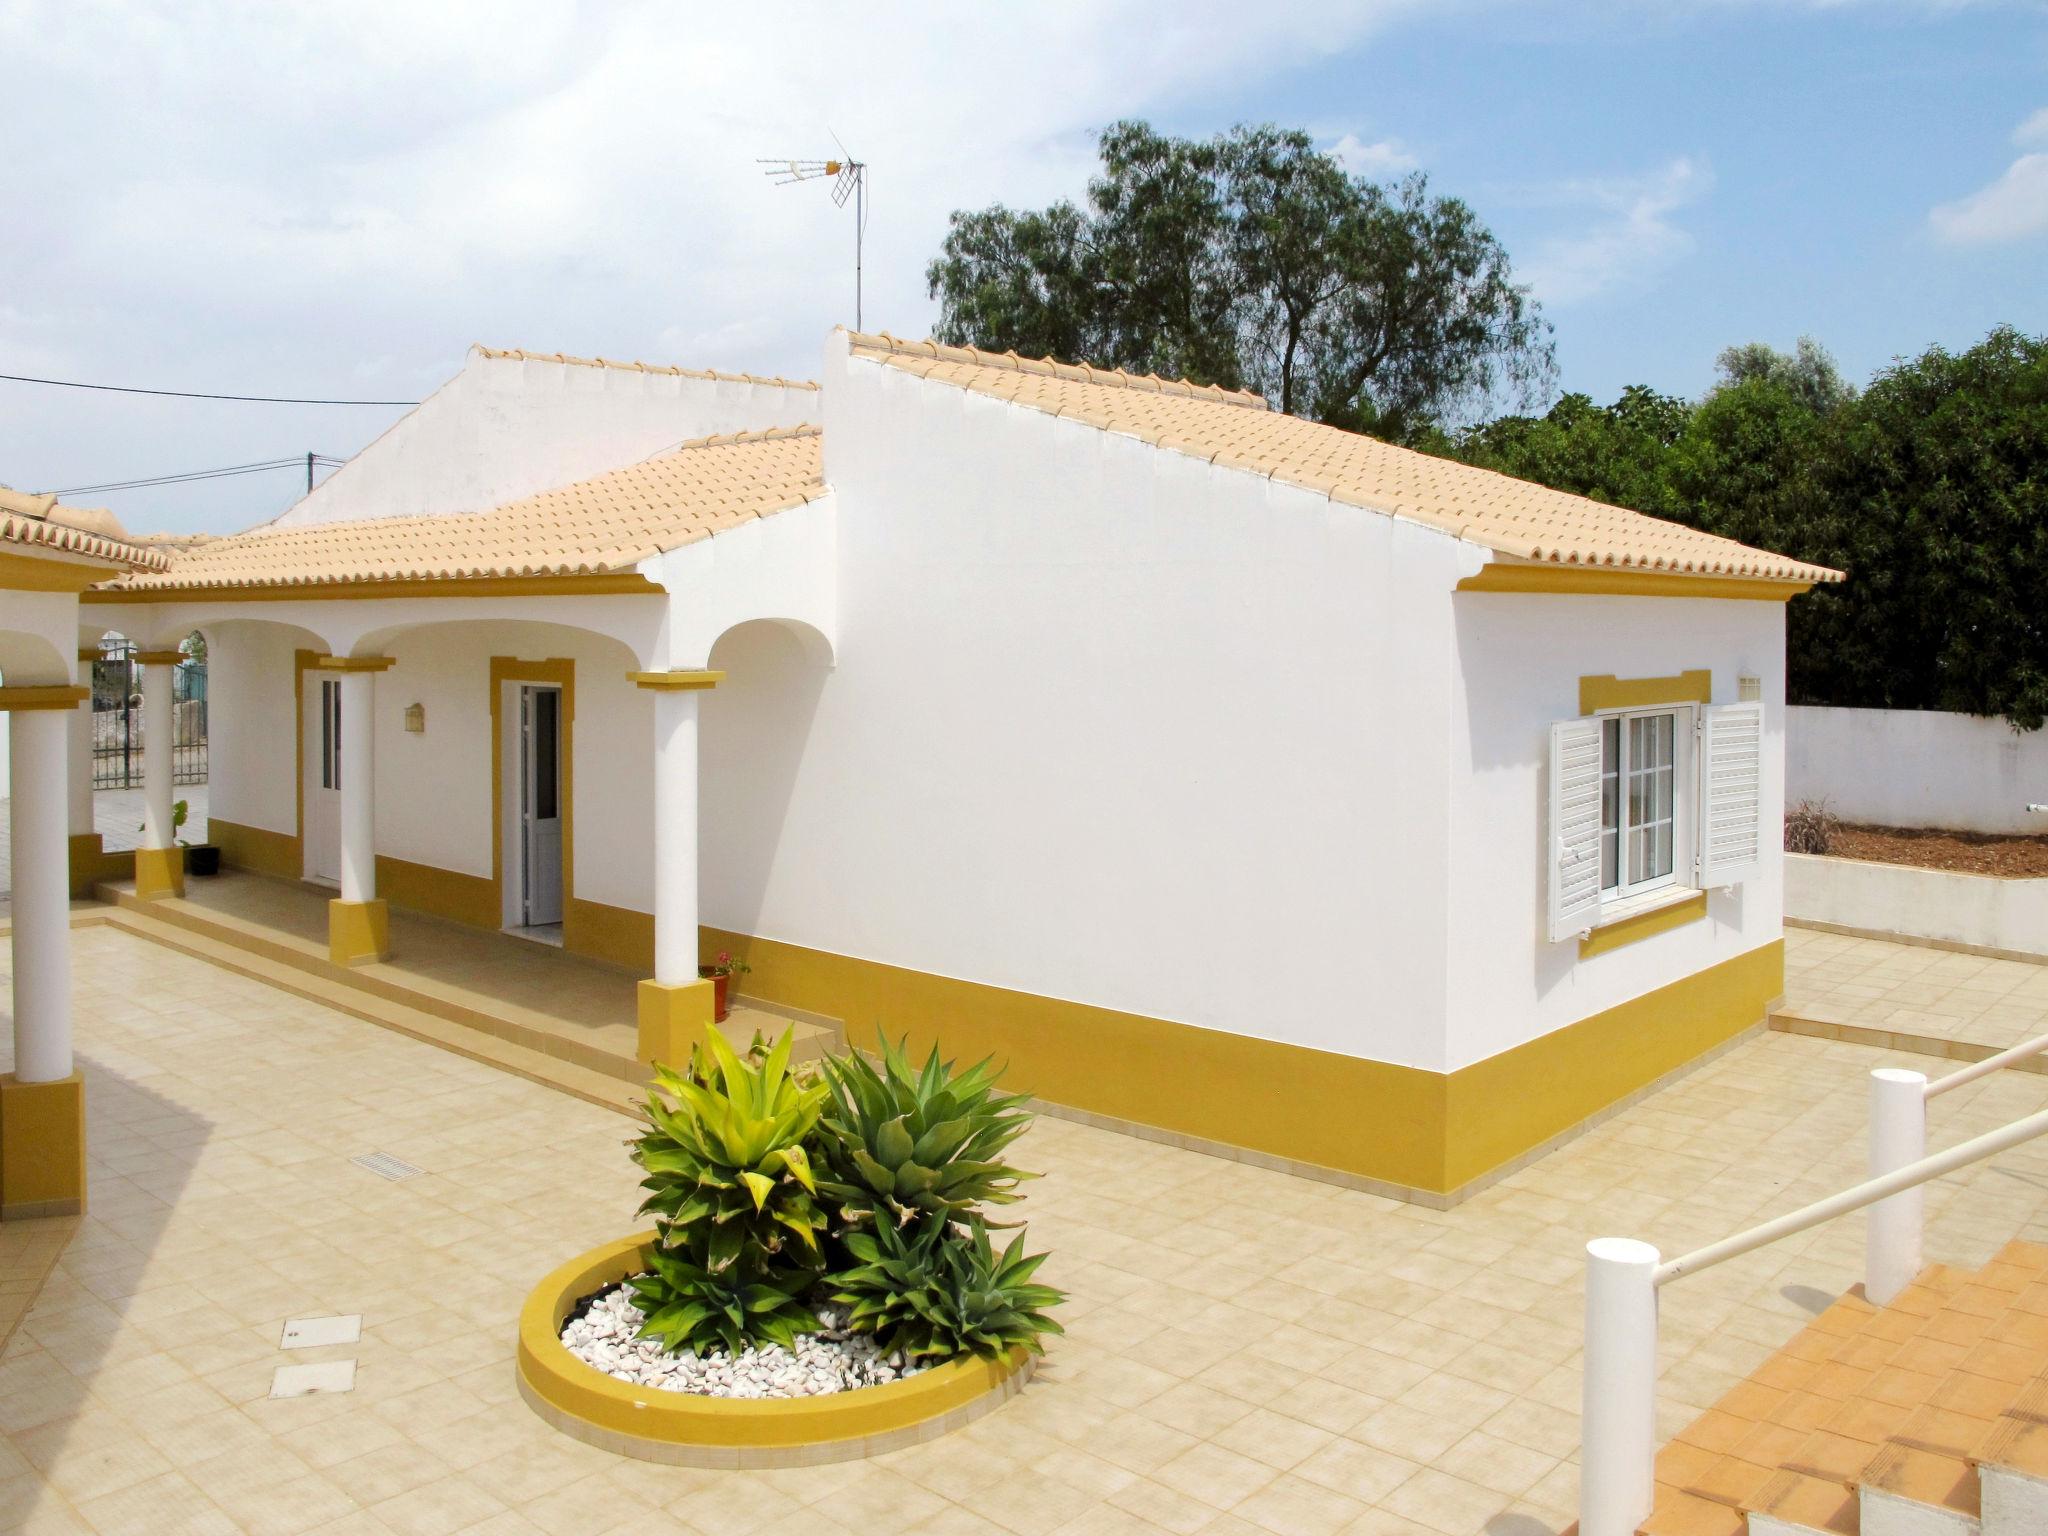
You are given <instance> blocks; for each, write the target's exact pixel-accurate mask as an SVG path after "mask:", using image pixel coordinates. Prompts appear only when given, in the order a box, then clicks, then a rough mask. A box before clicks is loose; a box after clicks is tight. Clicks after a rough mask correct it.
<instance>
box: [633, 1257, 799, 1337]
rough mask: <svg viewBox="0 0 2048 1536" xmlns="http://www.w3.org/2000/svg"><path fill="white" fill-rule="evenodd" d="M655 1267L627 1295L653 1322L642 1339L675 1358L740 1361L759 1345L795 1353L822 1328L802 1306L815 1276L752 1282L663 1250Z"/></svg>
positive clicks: (786, 1273)
mask: <svg viewBox="0 0 2048 1536" xmlns="http://www.w3.org/2000/svg"><path fill="white" fill-rule="evenodd" d="M648 1263H649V1264H650V1266H651V1268H650V1270H649V1272H648V1273H647V1274H644V1275H640V1276H636V1277H635V1278H634V1279H632V1280H630V1281H628V1282H627V1288H628V1289H629V1290H630V1291H631V1292H632V1293H633V1304H634V1305H635V1306H637V1307H638V1308H639V1309H640V1310H641V1311H642V1312H644V1313H645V1314H646V1320H645V1321H644V1322H642V1323H641V1325H640V1337H642V1338H643V1339H654V1340H656V1341H657V1342H658V1343H660V1345H661V1347H662V1348H663V1349H666V1350H669V1351H671V1352H673V1351H675V1350H678V1349H689V1350H692V1351H694V1352H695V1353H697V1354H699V1355H704V1354H709V1353H710V1352H711V1351H712V1350H714V1349H723V1350H725V1351H726V1353H727V1354H731V1355H737V1354H739V1353H740V1351H742V1350H743V1349H746V1348H747V1347H748V1346H750V1345H757V1344H780V1345H781V1346H782V1347H783V1348H784V1349H794V1348H795V1347H796V1336H797V1335H798V1334H800V1333H810V1332H813V1331H814V1330H815V1329H816V1328H817V1326H818V1318H817V1314H816V1313H814V1312H813V1311H812V1310H811V1309H810V1308H809V1307H808V1306H806V1305H805V1304H804V1302H803V1301H802V1300H801V1297H802V1294H803V1292H804V1291H806V1290H808V1289H809V1288H810V1286H811V1285H812V1284H814V1283H815V1281H816V1279H817V1277H816V1275H814V1274H813V1273H811V1272H810V1271H808V1270H793V1271H792V1270H783V1271H780V1272H773V1271H771V1272H767V1273H764V1274H761V1275H758V1276H749V1275H748V1274H746V1273H745V1272H744V1270H743V1269H741V1268H729V1269H727V1270H725V1271H724V1272H723V1273H720V1274H713V1273H712V1272H711V1271H710V1270H709V1269H706V1268H705V1267H704V1266H703V1265H701V1264H697V1263H693V1262H692V1261H690V1260H689V1259H687V1258H684V1257H682V1256H681V1255H679V1254H677V1253H674V1252H671V1251H669V1250H666V1249H662V1248H657V1249H655V1250H654V1251H653V1252H652V1253H651V1254H649V1255H648Z"/></svg>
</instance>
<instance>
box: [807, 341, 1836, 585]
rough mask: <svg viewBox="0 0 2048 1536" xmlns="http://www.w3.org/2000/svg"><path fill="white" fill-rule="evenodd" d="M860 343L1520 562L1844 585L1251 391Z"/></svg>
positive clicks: (877, 354) (926, 371)
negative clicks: (1290, 411)
mask: <svg viewBox="0 0 2048 1536" xmlns="http://www.w3.org/2000/svg"><path fill="white" fill-rule="evenodd" d="M848 341H849V344H850V345H851V347H852V350H853V353H854V355H855V356H857V357H863V358H867V359H869V360H871V361H873V362H877V363H882V364H885V365H886V366H889V367H892V368H900V369H903V370H905V371H907V372H910V373H914V374H917V375H918V376H920V377H921V378H925V379H928V380H931V381H933V382H935V383H942V384H951V385H954V386H956V387H958V388H960V389H966V390H971V391H973V392H974V393H976V394H981V395H991V396H994V397H995V398H997V399H999V400H1008V401H1011V402H1012V403H1014V404H1017V405H1022V406H1029V407H1030V408H1031V409H1033V410H1039V411H1044V412H1046V413H1047V414H1049V415H1053V416H1060V417H1065V418H1068V419H1071V420H1077V421H1083V422H1087V423H1088V424H1090V425H1092V426H1097V427H1100V428H1102V429H1103V430H1105V431H1110V432H1118V433H1123V434H1126V435H1129V436H1133V437H1138V438H1142V439H1144V440H1145V441H1146V442H1150V443H1156V444H1157V445H1158V446H1160V447H1161V448H1166V449H1171V450H1172V451H1174V452H1176V453H1184V454H1190V455H1192V456H1194V457H1197V458H1201V459H1206V460H1208V461H1210V462H1212V463H1215V464H1217V465H1220V466H1223V467H1225V468H1229V469H1233V470H1239V471H1244V472H1249V473H1252V474H1261V475H1266V476H1268V477H1270V478H1272V479H1274V480H1278V481H1281V482H1283V483H1285V484H1288V485H1294V486H1299V487H1302V488H1303V489H1306V490H1311V491H1315V492H1317V493H1319V494H1322V495H1327V496H1329V497H1330V498H1331V499H1332V500H1334V501H1339V502H1342V503H1344V504H1346V505H1350V506H1357V507H1363V508H1367V509H1369V510H1372V511H1377V512H1383V513H1387V514H1390V515H1393V516H1398V517H1405V518H1408V519H1410V520H1412V521H1415V522H1419V523H1424V524H1427V525H1428V526H1430V527H1433V528H1437V529H1441V530H1442V531H1444V532H1446V533H1450V534H1453V535H1455V536H1457V537H1459V538H1463V539H1467V540H1469V541H1471V542H1473V543H1476V544H1481V545H1484V546H1486V547H1487V548H1489V549H1492V550H1494V551H1496V552H1497V553H1499V554H1502V555H1507V556H1511V557H1513V558H1515V559H1518V560H1534V561H1542V562H1544V563H1546V564H1560V565H1591V566H1602V567H1607V568H1611V569H1633V570H1647V571H1660V572H1670V573H1682V574H1693V575H1709V576H1732V577H1748V578H1753V579H1763V580H1768V581H1786V582H1823V581H1839V580H1841V573H1840V572H1839V571H1833V570H1830V569H1828V568H1827V567H1825V566H1819V565H1809V564H1806V563H1804V562H1802V561H1798V560H1793V559H1790V558H1789V557H1787V556H1784V555H1776V554H1772V553H1770V552H1769V551H1767V550H1760V549H1751V548H1750V547H1749V546H1747V545H1745V544H1738V543H1736V542H1735V541H1734V540H1732V539H1722V538H1716V537H1714V536H1713V535H1712V534H1707V533H1701V532H1699V531H1698V530H1696V529H1692V528H1686V527H1683V526H1681V525H1680V524H1677V523H1669V522H1665V521H1663V520H1662V519H1660V518H1654V517H1649V516H1647V515H1645V514H1644V513H1641V512H1632V511H1630V510H1628V509H1627V508H1625V507H1615V506H1609V505H1608V504H1606V503H1605V502H1598V501H1592V500H1589V499H1588V498H1586V497H1583V496H1573V495H1571V494H1569V493H1567V492H1564V491H1554V490H1551V489H1549V488H1548V487H1546V486H1540V485H1532V484H1530V483H1529V482H1527V481H1524V480H1517V479H1514V478H1513V477H1512V476H1508V475H1502V474H1497V473H1495V472H1494V471H1492V470H1486V469H1478V468H1474V467H1473V466H1471V465H1469V464H1459V463H1456V462H1454V461H1452V460H1449V459H1440V458H1437V457H1435V456H1433V455H1430V454H1425V453H1417V452H1415V451H1414V450H1412V449H1407V448H1397V447H1395V446H1394V445H1393V444H1391V443H1383V442H1380V441H1379V440H1377V439H1375V438H1370V437H1364V436H1361V435H1359V434H1358V433H1355V432H1346V431H1343V430H1341V429H1340V428H1337V427H1329V426H1323V425H1321V424H1320V423H1317V422H1312V421H1304V420H1302V419H1301V418H1300V417H1298V416H1287V415H1283V414H1282V413H1280V412H1278V411H1273V410H1269V409H1267V406H1266V402H1265V401H1264V400H1263V399H1261V398H1260V397H1259V396H1258V395H1255V394H1252V393H1250V392H1249V391H1244V390H1224V389H1217V388H1214V387H1213V386H1202V385H1196V384H1189V383H1187V382H1185V381H1182V380H1168V379H1158V378H1149V377H1148V378H1140V377H1137V376H1136V375H1132V374H1127V373H1120V372H1112V371H1108V370H1104V369H1099V368H1088V367H1085V366H1080V365H1076V364H1070V363H1059V362H1053V361H1051V360H1040V359H1030V358H1020V357H1018V356H1016V355H1015V354H1014V353H994V352H983V351H979V350H977V349H976V348H973V347H952V346H945V345H942V344H940V343H938V342H933V341H916V342H912V341H903V340H900V339H899V338H897V337H894V336H890V335H887V334H886V333H884V334H881V335H866V334H863V333H860V332H853V333H850V334H849V336H848Z"/></svg>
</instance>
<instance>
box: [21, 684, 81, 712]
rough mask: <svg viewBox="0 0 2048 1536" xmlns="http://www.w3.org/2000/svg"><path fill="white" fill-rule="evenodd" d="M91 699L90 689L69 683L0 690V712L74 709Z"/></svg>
mask: <svg viewBox="0 0 2048 1536" xmlns="http://www.w3.org/2000/svg"><path fill="white" fill-rule="evenodd" d="M91 697H92V690H91V689H90V688H85V687H77V686H73V685H72V684H69V683H52V684H48V685H44V686H33V685H24V686H22V687H19V688H0V710H20V709H76V708H78V706H79V705H81V704H83V703H84V702H85V701H86V700H87V699H89V698H91Z"/></svg>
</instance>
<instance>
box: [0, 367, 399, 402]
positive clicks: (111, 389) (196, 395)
mask: <svg viewBox="0 0 2048 1536" xmlns="http://www.w3.org/2000/svg"><path fill="white" fill-rule="evenodd" d="M0 379H7V380H10V381H11V382H13V383H16V384H48V385H50V386H51V387H52V388H55V389H97V390H104V391H106V392H108V393H110V394H116V395H166V396H169V397H170V398H172V399H174V400H239V401H242V402H244V403H245V404H249V405H418V404H419V401H417V400H309V399H300V398H297V397H295V396H291V395H211V394H204V393H201V392H200V391H198V390H192V389H137V388H135V387H133V386H131V385H127V384H81V383H79V382H78V381H77V380H76V379H38V378H31V377H30V376H29V375H28V374H25V373H0Z"/></svg>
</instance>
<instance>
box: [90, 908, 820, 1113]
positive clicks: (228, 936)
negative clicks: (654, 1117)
mask: <svg viewBox="0 0 2048 1536" xmlns="http://www.w3.org/2000/svg"><path fill="white" fill-rule="evenodd" d="M98 894H99V896H100V898H101V900H102V901H106V902H109V903H111V904H113V905H114V906H115V907H116V908H117V909H119V910H121V911H124V912H128V913H131V914H138V915H141V916H144V917H147V918H149V919H150V920H152V921H153V922H155V923H157V924H159V925H161V926H163V927H167V928H171V929H175V930H178V931H181V932H185V933H190V934H194V935H198V936H201V937H204V938H206V939H209V940H211V941H213V942H214V943H216V944H219V945H223V946H226V947H228V948H231V949H234V950H238V951H241V952H242V953H244V954H246V955H248V956H250V957H252V958H256V959H261V960H264V961H266V962H267V963H269V964H270V965H272V966H275V967H278V968H280V970H282V971H297V972H299V973H300V974H301V975H303V976H305V977H308V978H311V979H312V980H314V981H316V982H318V983H320V984H321V986H322V990H320V991H319V992H317V993H309V994H306V995H311V996H317V997H318V998H319V1000H320V1001H323V1002H335V1005H336V1006H343V1005H342V1004H341V1003H339V1002H336V999H337V998H340V997H343V996H352V997H363V996H367V997H371V998H376V999H378V1000H380V1001H383V1002H385V1003H390V1004H395V1005H397V1006H398V1007H401V1008H405V1009H410V1010H412V1011H414V1012H418V1013H422V1014H428V1015H432V1016H434V1017H437V1018H440V1019H442V1020H445V1021H446V1022H447V1023H450V1024H453V1025H457V1026H459V1027H461V1028H464V1029H468V1030H472V1031H475V1032H477V1033H480V1034H484V1035H488V1036H491V1037H493V1038H495V1039H498V1040H501V1041H503V1042H505V1043H507V1044H509V1045H516V1046H519V1047H522V1048H524V1049H525V1050H528V1051H532V1052H535V1053H538V1054H540V1055H543V1056H549V1057H554V1058H556V1059H558V1060H560V1061H563V1062H565V1063H568V1064H570V1065H572V1066H575V1067H578V1068H580V1069H582V1070H583V1071H586V1072H592V1073H596V1074H599V1075H600V1076H607V1077H611V1078H614V1079H616V1080H617V1081H619V1082H621V1083H624V1084H627V1085H628V1086H630V1087H632V1088H634V1089H640V1088H643V1087H644V1086H645V1085H646V1083H647V1081H648V1072H647V1068H646V1065H645V1064H644V1063H642V1062H641V1061H639V1060H638V1059H637V1057H636V1056H635V1054H634V1052H633V1046H632V1038H631V1031H630V1029H627V1028H624V1027H621V1026H618V1025H613V1026H610V1027H608V1028H607V1029H606V1030H605V1031H604V1033H607V1034H609V1035H610V1036H612V1039H611V1040H609V1041H607V1040H604V1039H591V1038H584V1037H582V1035H581V1034H580V1032H579V1030H578V1028H577V1023H576V1021H574V1020H565V1019H561V1018H558V1017H555V1016H553V1015H550V1014H547V1013H543V1012H541V1011H540V1010H538V1009H534V1008H529V1007H525V1006H523V1005H521V1004H519V1003H516V1002H513V1001H510V1000H508V999H505V998H501V997H494V996H492V995H490V994H488V993H484V992H479V991H476V990H474V989H471V988H467V987H463V986H458V985H455V984H453V983H449V982H445V981H441V980H438V979H436V978H433V977H428V976H422V975H419V974H417V973H415V972H413V971H410V970H408V969H406V968H405V966H404V965H403V964H378V965H355V966H344V965H336V964H335V963H334V962H333V961H332V960H330V959H329V958H328V954H327V946H326V945H325V944H324V943H319V942H316V941H314V940H310V939H307V938H303V937H301V936H299V935H297V934H294V933H290V932H287V931H284V930H282V929H278V928H270V927H265V926H263V925H261V924H259V923H254V922H251V921H249V920H248V919H246V918H243V917H240V916H237V915H235V914H233V913H229V912H222V911H219V910H216V909H214V908H211V907H207V906H203V905H201V904H200V903H198V902H194V901H189V900H181V899H159V900H154V901H141V900H138V899H137V897H136V895H135V890H134V886H133V884H132V883H128V882H110V883H107V884H104V885H101V886H100V887H99V888H98ZM507 942H510V941H507ZM621 984H622V985H625V983H624V982H623V981H622V983H621ZM351 1011H353V1010H351ZM722 1027H723V1029H724V1031H725V1035H726V1038H727V1039H729V1040H731V1041H732V1042H733V1043H734V1044H735V1045H739V1046H744V1045H746V1044H747V1043H748V1042H749V1041H750V1040H751V1039H752V1038H753V1036H754V1035H755V1034H756V1033H759V1034H761V1035H764V1036H766V1037H768V1038H770V1039H773V1038H775V1037H776V1036H778V1035H780V1034H781V1032H782V1031H783V1030H785V1029H788V1030H791V1031H793V1032H794V1038H793V1042H792V1048H791V1052H790V1056H791V1059H792V1060H795V1061H808V1060H814V1059H816V1058H817V1057H819V1056H823V1055H825V1054H826V1053H827V1052H830V1051H833V1050H837V1049H838V1048H839V1046H840V1045H841V1043H842V1041H843V1034H842V1032H841V1030H840V1028H839V1026H838V1023H837V1021H835V1020H821V1019H818V1018H815V1017H811V1016H804V1017H797V1016H794V1015H789V1014H784V1013H781V1012H779V1011H775V1010H772V1009H770V1008H766V1007H763V1006H761V1005H760V1004H759V1003H753V1002H750V1003H746V1004H742V1005H740V1006H736V1007H734V1008H733V1009H732V1010H731V1012H730V1014H729V1016H728V1017H727V1019H726V1021H725V1023H724V1025H723V1026H722Z"/></svg>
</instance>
